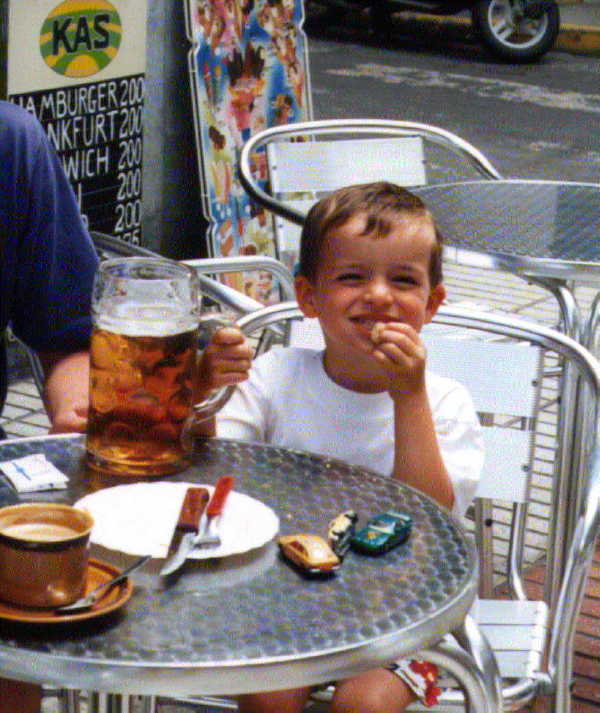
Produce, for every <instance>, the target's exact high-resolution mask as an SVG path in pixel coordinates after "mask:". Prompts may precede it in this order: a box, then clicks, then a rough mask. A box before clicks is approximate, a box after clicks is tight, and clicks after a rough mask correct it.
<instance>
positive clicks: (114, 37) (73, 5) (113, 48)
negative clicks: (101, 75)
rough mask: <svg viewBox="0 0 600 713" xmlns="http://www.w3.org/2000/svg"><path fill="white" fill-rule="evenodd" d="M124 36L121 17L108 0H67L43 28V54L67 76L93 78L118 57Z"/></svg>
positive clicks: (58, 70) (52, 13)
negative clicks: (93, 75) (92, 76)
mask: <svg viewBox="0 0 600 713" xmlns="http://www.w3.org/2000/svg"><path fill="white" fill-rule="evenodd" d="M121 34H122V27H121V18H120V17H119V13H118V12H117V11H116V9H115V7H114V6H113V5H112V4H111V3H110V2H108V0H64V2H61V3H60V5H57V6H56V7H55V8H54V10H52V12H51V13H50V14H49V15H48V17H47V18H46V20H45V21H44V24H43V25H42V29H41V32H40V52H41V53H42V57H43V59H44V62H45V63H46V64H47V65H48V66H49V67H50V69H53V70H54V71H55V72H57V73H58V74H61V75H63V76H64V77H90V76H91V75H92V74H97V73H98V72H99V71H100V70H101V69H104V67H106V65H107V64H110V62H112V60H113V59H114V58H115V56H116V54H117V52H118V51H119V45H120V44H121Z"/></svg>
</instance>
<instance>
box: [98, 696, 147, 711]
mask: <svg viewBox="0 0 600 713" xmlns="http://www.w3.org/2000/svg"><path fill="white" fill-rule="evenodd" d="M87 710H88V713H156V698H155V696H129V695H126V694H120V693H97V692H90V693H89V694H88V705H87Z"/></svg>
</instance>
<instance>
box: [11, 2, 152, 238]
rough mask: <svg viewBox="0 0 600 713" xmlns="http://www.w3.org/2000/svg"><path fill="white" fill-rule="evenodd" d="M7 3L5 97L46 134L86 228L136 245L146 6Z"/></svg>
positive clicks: (139, 202) (140, 198)
mask: <svg viewBox="0 0 600 713" xmlns="http://www.w3.org/2000/svg"><path fill="white" fill-rule="evenodd" d="M6 1H8V43H7V46H6V50H7V51H6V56H7V61H6V62H5V68H4V69H5V71H6V94H7V97H8V99H10V100H11V101H12V102H14V103H15V104H19V105H20V106H22V107H23V108H24V109H27V111H29V112H31V113H32V114H34V115H35V116H36V117H37V118H38V120H39V121H40V122H41V124H42V125H43V126H44V128H45V129H46V133H47V134H48V137H49V139H50V142H51V143H52V145H53V146H54V148H55V149H56V151H57V153H58V155H59V156H60V158H61V160H62V163H63V166H64V169H65V172H66V174H67V176H68V177H69V180H70V181H71V184H72V185H73V188H74V190H75V195H76V196H77V200H78V201H79V206H80V210H81V213H82V215H83V219H84V221H85V222H86V224H87V226H88V227H89V229H90V230H97V231H100V232H103V233H108V234H110V235H114V236H115V237H117V238H120V239H121V240H124V241H126V242H130V243H135V244H141V242H142V235H141V222H142V158H143V136H142V112H143V106H144V92H145V71H146V49H145V48H146V18H147V0H27V1H26V2H24V0H5V2H6ZM0 4H1V0H0ZM0 71H2V70H1V69H0Z"/></svg>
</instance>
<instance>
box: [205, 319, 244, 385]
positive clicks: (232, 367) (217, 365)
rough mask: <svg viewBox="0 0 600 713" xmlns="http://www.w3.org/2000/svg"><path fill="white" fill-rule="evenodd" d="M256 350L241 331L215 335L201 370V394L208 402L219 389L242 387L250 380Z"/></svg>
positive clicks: (231, 329) (224, 330)
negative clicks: (243, 382) (253, 349)
mask: <svg viewBox="0 0 600 713" xmlns="http://www.w3.org/2000/svg"><path fill="white" fill-rule="evenodd" d="M251 365H252V349H251V348H250V345H249V344H248V342H247V341H246V337H245V336H244V334H242V332H241V331H240V330H239V329H238V328H237V327H223V328H222V329H219V330H218V331H217V332H215V333H214V335H213V336H212V338H211V340H210V342H209V343H208V345H207V346H206V349H204V351H203V352H202V357H201V359H200V364H199V368H198V388H197V391H198V394H197V396H198V395H199V396H201V397H202V398H205V397H206V396H209V395H210V394H211V393H212V392H213V391H215V390H216V389H220V388H222V387H223V386H230V385H232V384H239V383H240V382H242V381H245V380H246V379H247V378H248V372H249V370H250V366H251Z"/></svg>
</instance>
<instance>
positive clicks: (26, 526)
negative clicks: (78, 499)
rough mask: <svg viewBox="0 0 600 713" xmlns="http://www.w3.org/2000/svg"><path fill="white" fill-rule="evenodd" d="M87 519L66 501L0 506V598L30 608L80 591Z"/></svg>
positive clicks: (58, 601) (84, 572)
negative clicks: (62, 502)
mask: <svg viewBox="0 0 600 713" xmlns="http://www.w3.org/2000/svg"><path fill="white" fill-rule="evenodd" d="M93 524H94V521H93V519H92V517H91V515H90V514H89V513H87V512H86V511H84V510H78V509H77V508H74V507H71V506H70V505H60V504H55V503H26V504H22V505H11V506H9V507H4V508H0V599H2V600H4V601H6V602H9V603H11V604H16V605H17V606H22V607H35V608H55V607H59V606H63V605H65V604H70V603H72V602H74V601H75V600H76V599H77V598H78V597H80V596H81V595H82V594H83V593H84V590H85V585H86V576H87V566H88V554H89V540H90V533H91V530H92V527H93Z"/></svg>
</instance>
